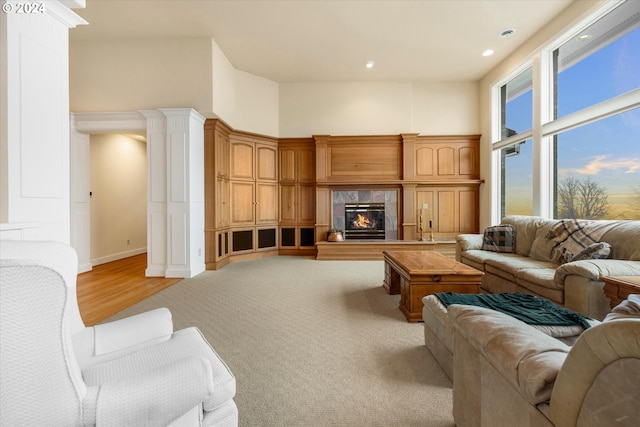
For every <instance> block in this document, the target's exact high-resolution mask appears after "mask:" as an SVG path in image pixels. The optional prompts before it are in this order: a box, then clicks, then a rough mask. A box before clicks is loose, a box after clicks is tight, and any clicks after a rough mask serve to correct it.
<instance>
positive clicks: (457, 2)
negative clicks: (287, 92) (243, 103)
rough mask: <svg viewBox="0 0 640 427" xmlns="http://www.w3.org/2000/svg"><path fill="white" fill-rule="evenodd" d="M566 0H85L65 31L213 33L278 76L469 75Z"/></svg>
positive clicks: (257, 71) (254, 66) (497, 58)
mask: <svg viewBox="0 0 640 427" xmlns="http://www.w3.org/2000/svg"><path fill="white" fill-rule="evenodd" d="M572 1H573V0H502V1H483V0H414V1H403V0H387V1H384V0H377V1H365V0H333V1H327V0H87V1H86V8H85V9H77V10H76V12H77V13H78V14H79V15H81V16H82V17H83V18H85V19H86V20H87V21H88V22H89V25H87V26H80V27H77V28H75V29H74V30H72V31H71V33H70V34H71V35H70V38H71V41H72V42H73V41H76V40H86V41H91V40H96V41H97V40H123V39H131V38H136V39H143V38H175V37H181V38H182V37H207V38H213V39H214V40H215V41H216V43H217V44H218V46H220V48H221V49H222V51H223V52H224V54H225V55H226V57H227V58H228V59H229V61H230V62H231V64H232V65H233V66H234V67H235V68H236V69H238V70H242V71H246V72H248V73H251V74H254V75H257V76H260V77H264V78H266V79H269V80H272V81H275V82H279V83H292V82H321V81H334V82H339V81H438V82H447V81H475V80H479V79H480V78H481V77H482V76H484V75H485V74H486V73H487V72H488V71H490V70H491V69H492V68H493V67H494V66H496V65H497V64H498V63H499V62H501V61H502V60H503V59H505V58H506V57H507V56H508V55H509V54H510V53H511V52H513V51H514V50H515V49H516V48H517V47H518V46H520V45H521V44H522V43H523V42H524V41H526V40H527V39H528V38H529V37H531V36H532V35H533V34H534V33H535V32H536V31H538V30H539V29H540V28H541V27H543V26H544V25H545V24H546V23H548V22H549V21H550V20H551V19H553V17H555V16H556V15H558V14H559V13H560V12H561V11H562V10H563V9H565V8H566V7H567V6H568V5H569V4H570V3H572ZM507 29H515V30H516V32H515V34H514V35H513V36H511V37H509V38H501V37H499V34H500V33H501V32H502V31H504V30H507ZM72 47H73V45H72ZM487 49H493V50H494V51H495V54H494V55H492V56H489V57H483V56H482V52H484V51H485V50H487ZM369 60H373V61H375V66H374V67H373V68H371V69H367V68H365V63H366V62H367V61H369Z"/></svg>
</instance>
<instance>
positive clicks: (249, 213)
mask: <svg viewBox="0 0 640 427" xmlns="http://www.w3.org/2000/svg"><path fill="white" fill-rule="evenodd" d="M254 185H255V184H254V183H253V182H231V224H233V225H243V224H244V225H249V224H253V223H254V222H255V217H254V213H255V205H254V202H253V200H254V199H253V192H254Z"/></svg>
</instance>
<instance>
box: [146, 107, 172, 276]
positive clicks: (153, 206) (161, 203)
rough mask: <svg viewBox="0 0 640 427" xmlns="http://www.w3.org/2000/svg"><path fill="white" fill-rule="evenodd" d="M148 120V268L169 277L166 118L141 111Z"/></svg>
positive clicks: (162, 115)
mask: <svg viewBox="0 0 640 427" xmlns="http://www.w3.org/2000/svg"><path fill="white" fill-rule="evenodd" d="M141 113H142V114H143V115H144V116H145V118H146V120H147V269H146V272H145V274H146V276H149V277H154V276H155V277H165V271H166V268H167V267H166V266H167V172H166V171H167V143H166V139H167V138H166V123H165V122H166V118H165V115H164V114H162V113H161V112H160V111H158V110H145V111H141Z"/></svg>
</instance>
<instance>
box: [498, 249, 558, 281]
mask: <svg viewBox="0 0 640 427" xmlns="http://www.w3.org/2000/svg"><path fill="white" fill-rule="evenodd" d="M502 255H503V256H502V257H501V258H499V257H495V258H488V259H486V260H485V270H486V271H488V272H491V273H493V274H495V275H497V276H500V277H504V278H505V279H509V280H511V281H513V282H515V281H516V274H517V273H518V272H519V271H521V270H537V269H541V268H542V269H549V268H554V269H555V267H556V265H555V264H552V263H549V262H545V261H538V260H537V259H532V258H529V257H523V256H520V255H515V256H510V257H509V258H506V254H502Z"/></svg>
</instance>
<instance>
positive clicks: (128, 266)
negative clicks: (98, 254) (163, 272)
mask: <svg viewBox="0 0 640 427" xmlns="http://www.w3.org/2000/svg"><path fill="white" fill-rule="evenodd" d="M146 266H147V254H146V253H145V254H141V255H136V256H132V257H129V258H125V259H121V260H118V261H113V262H109V263H106V264H101V265H98V266H95V267H94V268H93V270H92V271H88V272H86V273H81V274H79V275H78V282H77V287H76V293H77V295H78V306H79V308H80V315H81V316H82V320H83V321H84V323H85V325H87V326H93V325H95V324H96V323H99V322H101V321H103V320H104V319H106V318H108V317H110V316H112V315H114V314H116V313H117V312H119V311H121V310H124V309H125V308H127V307H130V306H132V305H133V304H135V303H137V302H139V301H142V300H143V299H145V298H147V297H149V296H151V295H153V294H155V293H156V292H159V291H161V290H163V289H165V288H167V287H169V286H171V285H173V284H175V283H177V282H179V281H180V280H181V279H168V278H165V277H145V275H144V271H145V268H146Z"/></svg>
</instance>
